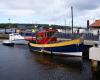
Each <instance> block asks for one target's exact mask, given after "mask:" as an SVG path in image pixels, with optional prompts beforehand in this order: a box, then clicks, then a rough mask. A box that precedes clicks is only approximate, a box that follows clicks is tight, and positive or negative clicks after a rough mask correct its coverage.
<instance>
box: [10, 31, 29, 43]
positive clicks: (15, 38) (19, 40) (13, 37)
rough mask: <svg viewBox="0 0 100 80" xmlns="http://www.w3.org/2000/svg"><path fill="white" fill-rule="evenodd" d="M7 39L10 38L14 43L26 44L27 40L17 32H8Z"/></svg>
mask: <svg viewBox="0 0 100 80" xmlns="http://www.w3.org/2000/svg"><path fill="white" fill-rule="evenodd" d="M9 40H12V42H13V43H14V44H27V43H28V41H26V40H25V36H22V35H20V34H19V33H11V34H9Z"/></svg>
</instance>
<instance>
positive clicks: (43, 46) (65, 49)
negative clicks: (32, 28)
mask: <svg viewBox="0 0 100 80" xmlns="http://www.w3.org/2000/svg"><path fill="white" fill-rule="evenodd" d="M57 32H58V31H57V30H56V29H44V30H42V31H37V32H36V38H34V39H33V41H30V42H29V43H28V45H29V48H30V50H31V51H36V52H41V53H47V54H53V55H70V56H82V55H83V52H84V51H85V49H86V46H85V45H84V44H83V40H82V39H81V38H78V39H72V40H59V39H57V37H56V36H55V35H56V33H57Z"/></svg>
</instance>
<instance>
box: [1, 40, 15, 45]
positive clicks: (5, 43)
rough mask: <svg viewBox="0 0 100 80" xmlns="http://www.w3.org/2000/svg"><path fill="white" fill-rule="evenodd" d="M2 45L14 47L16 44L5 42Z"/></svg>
mask: <svg viewBox="0 0 100 80" xmlns="http://www.w3.org/2000/svg"><path fill="white" fill-rule="evenodd" d="M2 43H3V45H6V46H14V43H13V42H12V41H11V40H4V41H3V42H2Z"/></svg>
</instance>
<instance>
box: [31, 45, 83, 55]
mask: <svg viewBox="0 0 100 80" xmlns="http://www.w3.org/2000/svg"><path fill="white" fill-rule="evenodd" d="M29 48H30V50H31V51H38V52H46V53H49V54H55V55H73V56H82V52H83V51H84V50H85V46H84V45H83V44H79V45H77V44H73V45H67V46H60V47H47V48H42V47H33V46H30V45H29Z"/></svg>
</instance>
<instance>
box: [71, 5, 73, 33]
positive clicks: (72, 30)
mask: <svg viewBox="0 0 100 80" xmlns="http://www.w3.org/2000/svg"><path fill="white" fill-rule="evenodd" d="M71 18H72V21H71V24H72V25H71V26H72V34H73V6H71Z"/></svg>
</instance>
